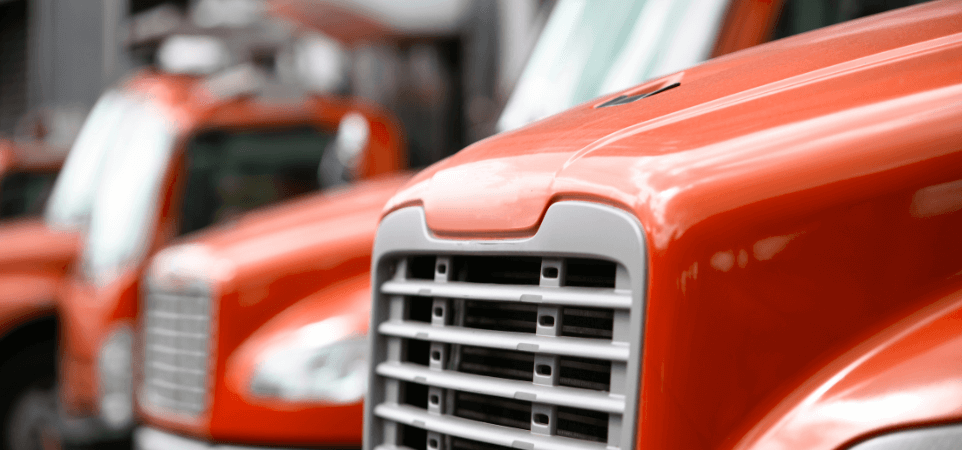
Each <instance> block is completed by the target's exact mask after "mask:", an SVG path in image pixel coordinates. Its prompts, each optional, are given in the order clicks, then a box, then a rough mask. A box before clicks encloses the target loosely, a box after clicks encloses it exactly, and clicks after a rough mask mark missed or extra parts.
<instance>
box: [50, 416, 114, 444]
mask: <svg viewBox="0 0 962 450" xmlns="http://www.w3.org/2000/svg"><path fill="white" fill-rule="evenodd" d="M57 413H58V419H59V425H60V433H61V435H62V436H63V440H64V442H65V443H67V444H70V445H100V444H107V443H110V442H120V441H124V440H126V439H130V432H131V428H130V427H125V428H121V429H116V428H111V427H110V426H108V425H107V424H106V423H104V421H103V420H101V419H100V417H99V416H75V415H72V414H70V413H68V412H66V411H64V408H63V407H62V406H61V407H60V408H58V411H57Z"/></svg>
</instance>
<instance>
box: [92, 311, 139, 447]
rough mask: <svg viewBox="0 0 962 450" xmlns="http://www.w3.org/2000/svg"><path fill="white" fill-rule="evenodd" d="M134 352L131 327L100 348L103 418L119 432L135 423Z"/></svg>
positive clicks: (99, 369) (111, 336) (120, 331)
mask: <svg viewBox="0 0 962 450" xmlns="http://www.w3.org/2000/svg"><path fill="white" fill-rule="evenodd" d="M132 351H133V334H132V333H131V331H130V328H129V327H127V326H121V327H119V328H117V329H116V330H114V332H113V333H111V335H110V337H109V338H107V341H106V342H105V343H104V345H103V346H102V347H100V355H99V358H98V361H97V369H98V371H99V374H98V375H99V377H98V379H99V381H100V416H101V418H102V419H103V421H104V422H105V423H106V424H107V425H108V426H110V427H113V428H115V429H120V428H125V427H127V426H129V425H130V424H131V421H132V419H133V386H132V381H131V374H132V373H133V368H132V367H131V359H132Z"/></svg>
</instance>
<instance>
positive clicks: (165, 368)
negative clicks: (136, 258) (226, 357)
mask: <svg viewBox="0 0 962 450" xmlns="http://www.w3.org/2000/svg"><path fill="white" fill-rule="evenodd" d="M146 299H147V302H146V314H145V320H146V324H145V325H146V327H145V336H144V343H145V349H144V384H143V386H144V398H145V401H146V402H147V404H148V405H149V406H150V407H153V408H161V409H163V410H166V411H170V412H175V413H181V414H186V415H189V416H195V415H198V414H200V413H201V412H203V411H204V408H205V407H206V404H207V389H208V361H209V360H210V358H209V357H210V345H211V344H210V335H211V316H210V307H211V305H210V302H211V300H210V294H209V292H208V291H207V290H206V289H203V288H201V287H197V286H185V287H184V288H182V289H176V290H172V289H159V288H157V287H148V289H147V295H146Z"/></svg>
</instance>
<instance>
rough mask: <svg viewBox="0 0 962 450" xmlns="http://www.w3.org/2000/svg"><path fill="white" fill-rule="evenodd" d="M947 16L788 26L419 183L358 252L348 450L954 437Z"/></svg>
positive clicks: (959, 217)
mask: <svg viewBox="0 0 962 450" xmlns="http://www.w3.org/2000/svg"><path fill="white" fill-rule="evenodd" d="M960 24H962V5H960V4H959V3H958V2H951V1H941V2H930V3H926V4H923V5H917V6H912V7H907V8H904V9H900V10H896V11H891V12H887V13H882V14H878V15H874V16H871V17H866V18H863V19H859V20H856V21H852V22H847V23H843V24H840V25H835V26H831V27H828V28H824V29H820V30H815V31H812V32H808V33H803V34H799V35H796V36H792V37H787V38H785V39H780V40H778V41H775V42H771V43H768V44H764V45H761V46H758V47H754V48H751V49H747V50H744V51H740V52H736V53H733V54H730V55H727V56H724V57H720V58H716V59H714V60H712V61H709V62H707V63H704V64H702V65H699V66H695V67H691V68H687V69H685V70H683V71H680V72H674V73H670V74H667V75H665V76H662V77H659V78H655V79H653V80H651V81H649V82H646V83H644V84H641V85H637V86H634V87H631V88H628V89H626V90H622V91H618V92H614V93H612V94H610V95H606V96H603V97H601V98H597V99H594V100H591V101H589V102H586V103H583V104H581V105H580V106H577V107H575V108H573V109H570V110H568V111H565V112H564V113H561V114H558V115H555V116H552V117H549V118H547V119H544V120H541V121H539V122H535V123H532V124H530V125H527V126H526V127H523V128H520V129H516V130H514V131H508V132H504V133H501V134H499V135H497V136H494V137H492V138H489V139H487V140H484V141H481V142H479V143H477V144H474V145H473V146H470V147H468V148H465V149H464V150H462V151H461V152H459V153H458V154H456V155H455V156H453V157H451V158H448V159H447V160H445V161H442V162H440V163H438V164H435V165H433V166H431V167H429V168H428V169H426V170H425V171H423V172H421V173H419V174H418V175H417V176H416V177H415V178H414V179H413V180H412V181H411V182H409V183H408V185H407V186H405V187H403V188H402V189H401V190H400V191H399V193H398V194H397V195H396V196H395V197H393V198H392V199H391V200H390V201H389V202H388V204H387V205H386V206H385V210H384V215H383V217H382V219H381V223H380V225H379V227H378V232H377V236H376V238H375V248H374V253H373V260H372V291H373V293H372V301H373V303H372V306H371V315H372V319H371V325H370V333H371V363H370V367H369V370H370V373H369V375H370V379H371V381H370V388H369V391H368V396H367V401H366V404H365V437H364V448H365V449H369V450H374V449H387V448H403V449H415V450H442V449H477V448H483V449H491V450H495V449H511V448H525V449H599V450H600V449H613V448H618V449H663V448H685V449H743V450H749V449H751V450H756V449H759V450H760V449H781V448H792V449H809V448H810V449H848V448H854V449H858V450H867V449H872V450H879V449H894V448H939V447H937V445H941V446H943V447H942V448H954V447H957V446H959V445H960V443H962V438H960V437H959V436H960V435H962V433H960V431H959V429H960V428H959V425H958V424H959V423H960V422H962V409H960V408H959V406H958V405H960V404H962V400H960V398H959V394H958V392H959V391H958V383H959V381H958V380H959V378H960V376H962V367H960V365H959V364H958V363H957V361H958V358H956V357H954V356H949V355H957V354H958V352H959V351H960V350H962V346H960V342H962V341H960V334H959V331H960V330H959V327H958V326H957V325H958V320H959V317H960V316H959V314H960V307H962V303H960V302H962V283H960V279H959V274H960V273H962V259H960V258H959V257H958V255H959V253H960V251H962V236H960V235H959V234H958V233H957V232H956V230H958V229H960V227H962V187H960V186H962V181H960V177H962V146H960V144H959V142H960V137H962V127H960V125H959V124H960V123H962V120H960V119H962V109H960V108H959V105H960V102H962V70H960V66H959V61H960V60H962V34H960V33H962V27H960ZM913 446H914V447H913Z"/></svg>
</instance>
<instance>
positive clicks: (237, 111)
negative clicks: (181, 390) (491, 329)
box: [58, 72, 405, 416]
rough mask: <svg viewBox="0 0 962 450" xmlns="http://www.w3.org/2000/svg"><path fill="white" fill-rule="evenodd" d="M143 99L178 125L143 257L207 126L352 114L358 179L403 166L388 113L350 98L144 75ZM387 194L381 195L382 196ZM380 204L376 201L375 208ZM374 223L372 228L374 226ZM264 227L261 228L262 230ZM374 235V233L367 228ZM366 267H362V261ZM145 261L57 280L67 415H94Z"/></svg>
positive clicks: (169, 214) (279, 123) (329, 124)
mask: <svg viewBox="0 0 962 450" xmlns="http://www.w3.org/2000/svg"><path fill="white" fill-rule="evenodd" d="M124 89H126V90H127V91H128V92H130V93H134V94H140V95H144V96H146V97H148V98H149V99H150V100H151V101H152V102H153V103H152V104H153V105H154V106H155V107H159V108H162V109H165V114H167V116H168V117H170V118H172V120H173V121H174V123H175V126H176V128H177V138H176V142H177V144H176V149H175V151H174V152H173V156H172V158H173V161H174V163H173V164H172V166H173V169H171V170H170V171H169V173H167V174H166V177H165V187H164V188H163V189H161V192H162V193H163V194H162V195H161V196H160V198H158V199H157V201H158V202H160V204H161V207H160V214H159V218H158V220H157V222H156V223H154V224H153V226H152V230H151V232H150V237H149V238H148V239H149V245H148V254H152V253H153V252H155V251H157V250H159V249H161V248H162V247H164V246H166V245H168V244H169V243H170V242H171V240H172V239H173V235H174V233H173V230H175V229H176V224H177V223H178V221H179V219H180V218H179V216H178V214H179V211H180V209H179V205H180V201H181V198H180V195H181V193H182V189H183V184H184V182H185V174H184V173H183V169H182V167H183V162H182V160H183V158H184V151H185V145H186V143H187V141H188V140H189V139H190V138H191V137H193V136H194V135H195V134H197V133H201V132H203V131H205V130H209V129H214V128H216V129H225V128H233V129H239V130H243V129H264V128H270V127H285V126H291V125H303V124H309V125H313V126H316V127H319V128H322V129H328V130H331V131H332V132H333V131H334V130H336V128H337V126H338V124H339V122H340V120H341V118H342V116H344V115H345V114H347V113H351V112H356V113H359V114H362V115H363V116H364V117H365V118H367V119H368V122H369V123H370V125H371V138H370V142H369V144H368V148H367V149H366V150H365V153H364V157H363V159H362V161H361V163H360V164H359V169H358V177H359V178H360V179H366V178H373V177H378V176H381V175H385V174H388V173H391V172H395V171H397V170H399V169H401V168H402V167H404V166H405V159H404V158H405V156H404V150H403V146H404V142H403V136H402V135H401V132H400V129H399V128H398V126H397V125H396V122H395V121H394V120H393V118H392V117H391V116H390V115H389V113H387V112H385V111H383V110H381V109H379V108H377V107H375V106H372V105H370V104H367V103H364V102H361V101H358V100H354V99H338V98H330V97H320V96H306V97H303V98H299V99H295V100H290V101H278V100H273V99H259V98H257V97H252V96H240V97H233V98H226V99H225V98H218V97H216V96H214V95H213V94H212V93H211V92H209V91H207V90H206V88H205V85H204V83H203V82H202V81H201V80H199V79H197V78H194V77H187V76H177V75H167V74H159V73H153V72H145V73H142V74H140V75H138V76H136V77H134V78H133V79H131V80H130V81H129V82H128V83H127V85H126V86H125V87H124ZM387 195H388V194H385V198H386V197H387ZM377 206H378V207H379V206H380V205H377ZM372 226H373V225H372ZM267 231H269V230H261V232H267ZM372 236H373V231H372ZM364 264H365V267H366V264H368V263H367V262H366V261H365V263H364ZM145 266H146V261H142V262H140V263H138V264H137V265H135V266H131V267H126V268H125V269H124V272H123V273H122V274H120V276H118V277H117V278H116V280H114V281H113V282H112V283H110V284H108V285H107V286H104V287H102V288H98V287H96V286H94V285H92V284H91V282H90V281H89V280H87V279H86V278H85V277H84V276H83V275H82V274H81V273H80V271H79V270H77V271H72V272H71V273H70V275H69V279H68V280H66V281H65V282H64V283H63V288H62V290H61V295H60V299H59V304H58V306H59V308H60V311H59V312H60V318H61V322H62V327H61V334H62V339H61V342H62V345H63V351H62V357H61V372H60V374H59V377H60V382H61V398H62V400H63V403H64V407H65V409H66V410H67V412H68V413H70V414H73V415H77V416H89V415H95V414H97V407H96V402H97V398H98V393H97V389H96V388H94V389H91V385H93V386H96V385H97V383H96V356H97V353H98V351H99V349H100V346H101V345H102V344H103V341H104V340H105V339H106V338H107V336H108V334H109V333H110V332H111V331H112V330H113V329H115V327H117V326H118V325H121V324H124V323H126V324H130V325H133V324H135V319H136V316H137V311H138V308H139V301H140V300H139V292H140V282H141V281H140V279H141V276H142V273H143V270H144V269H145Z"/></svg>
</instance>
